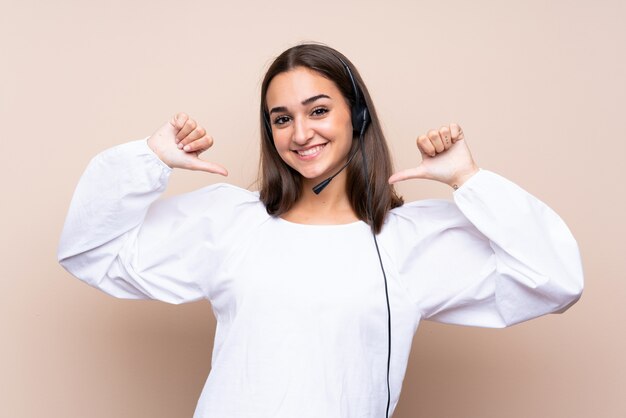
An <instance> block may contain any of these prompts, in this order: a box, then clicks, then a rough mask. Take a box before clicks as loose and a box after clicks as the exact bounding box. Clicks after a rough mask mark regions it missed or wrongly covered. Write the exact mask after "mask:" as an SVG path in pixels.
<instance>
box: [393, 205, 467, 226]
mask: <svg viewBox="0 0 626 418" xmlns="http://www.w3.org/2000/svg"><path fill="white" fill-rule="evenodd" d="M467 222H468V221H467V218H465V216H464V215H463V212H461V210H460V209H459V207H458V206H457V205H456V203H455V202H454V201H452V200H447V199H421V200H415V201H412V202H408V203H405V204H403V205H402V206H398V207H396V208H394V209H391V210H390V211H389V213H388V215H387V218H386V219H385V227H384V228H383V231H384V230H387V231H388V232H391V231H394V232H395V233H403V232H406V233H411V231H412V232H415V230H416V229H417V230H421V231H422V232H426V231H428V230H433V229H439V230H441V229H446V228H451V227H455V226H460V225H464V224H466V223H467Z"/></svg>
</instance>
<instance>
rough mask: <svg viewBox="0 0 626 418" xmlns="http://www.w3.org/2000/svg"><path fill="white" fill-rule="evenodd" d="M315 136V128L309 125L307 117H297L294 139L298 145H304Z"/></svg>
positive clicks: (294, 125)
mask: <svg viewBox="0 0 626 418" xmlns="http://www.w3.org/2000/svg"><path fill="white" fill-rule="evenodd" d="M312 138H313V129H311V127H310V126H309V123H308V121H307V120H306V118H295V119H294V124H293V138H292V141H293V142H294V143H295V144H298V145H304V144H306V143H307V142H309V141H310V140H311V139H312Z"/></svg>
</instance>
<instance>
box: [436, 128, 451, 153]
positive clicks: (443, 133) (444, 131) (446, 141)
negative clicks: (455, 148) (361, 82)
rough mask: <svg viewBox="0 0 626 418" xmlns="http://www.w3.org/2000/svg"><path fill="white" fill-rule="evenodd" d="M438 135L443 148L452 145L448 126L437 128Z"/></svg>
mask: <svg viewBox="0 0 626 418" xmlns="http://www.w3.org/2000/svg"><path fill="white" fill-rule="evenodd" d="M439 136H440V137H441V140H442V142H443V147H444V148H445V149H448V148H450V147H451V146H452V138H451V135H450V128H448V127H447V126H442V127H441V128H439Z"/></svg>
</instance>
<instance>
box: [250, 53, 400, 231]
mask: <svg viewBox="0 0 626 418" xmlns="http://www.w3.org/2000/svg"><path fill="white" fill-rule="evenodd" d="M342 61H343V62H345V63H346V65H348V67H349V68H350V71H351V72H352V76H353V77H354V81H355V82H356V84H357V87H358V88H359V89H360V91H361V94H362V95H363V99H364V100H365V103H366V105H367V108H368V111H369V115H370V118H371V121H370V124H369V126H368V127H367V129H366V131H365V135H364V137H363V144H364V150H365V158H366V160H367V168H368V172H369V186H370V188H371V196H372V221H371V222H370V220H369V219H368V216H367V188H366V182H365V179H364V177H363V172H364V171H363V160H362V157H361V156H358V155H357V156H355V158H353V159H352V161H351V162H350V164H349V165H348V167H347V168H346V170H347V171H346V175H347V181H346V193H347V194H348V198H349V200H350V204H351V205H352V209H353V210H354V212H355V213H356V215H357V216H358V217H359V219H361V220H363V221H365V222H367V223H368V224H370V225H372V226H373V228H374V232H375V233H379V232H380V230H381V229H382V226H383V222H384V220H385V216H386V214H387V212H388V211H389V210H390V209H393V208H395V207H398V206H401V205H402V204H403V203H404V202H403V200H402V198H401V197H400V196H399V195H398V194H397V193H396V191H395V189H394V187H393V186H392V185H390V184H389V183H388V182H387V179H389V177H390V176H391V174H392V172H393V167H392V164H391V158H390V155H389V148H388V147H387V142H386V140H385V136H384V134H383V132H382V129H381V126H380V122H379V121H378V116H377V114H376V109H375V108H374V104H373V103H372V100H371V98H370V95H369V92H368V91H367V87H366V86H365V84H364V83H363V80H362V79H361V76H360V75H359V73H358V71H357V69H356V68H355V67H354V65H353V64H352V63H351V62H350V60H348V58H346V57H345V56H343V55H342V54H341V53H340V52H338V51H336V50H334V49H333V48H330V47H328V46H326V45H321V44H301V45H297V46H294V47H292V48H289V49H287V50H286V51H284V52H283V53H282V54H280V55H279V56H278V58H276V59H275V60H274V62H273V63H272V64H271V65H270V67H269V69H268V70H267V73H266V74H265V78H264V79H263V83H262V85H261V106H260V107H261V109H260V117H261V157H260V170H259V171H260V173H259V174H260V184H261V188H260V198H261V201H262V202H263V203H264V204H265V207H266V209H267V212H268V213H269V214H270V215H273V216H280V215H281V214H283V213H285V212H287V211H288V210H289V209H291V208H292V207H293V205H294V204H295V202H296V201H297V200H298V199H299V198H300V195H301V193H302V176H301V175H300V173H298V172H297V171H296V170H294V169H293V168H291V167H290V166H288V165H287V164H286V163H285V162H284V161H283V160H282V158H281V157H280V155H279V154H278V151H276V147H275V146H274V142H273V139H272V138H271V136H270V135H269V134H268V132H267V130H266V119H265V118H266V117H267V116H266V115H267V112H268V109H267V105H266V96H267V88H268V87H269V84H270V82H271V81H272V79H273V78H274V77H275V76H277V75H278V74H281V73H284V72H287V71H290V70H292V69H294V68H295V67H305V68H309V69H311V70H313V71H316V72H317V73H318V74H320V75H321V76H323V77H326V78H327V79H329V80H331V81H333V82H334V83H335V85H336V86H337V87H338V88H339V91H340V92H341V94H342V95H343V96H344V98H346V100H347V101H348V103H349V105H350V107H351V108H352V106H354V103H355V100H356V97H355V92H354V88H353V86H352V82H351V80H350V76H349V75H348V73H347V71H346V69H345V67H344V64H343V63H342ZM358 146H359V140H358V133H355V134H354V136H353V140H352V148H351V150H350V154H349V155H352V153H353V152H355V151H356V149H357V147H358Z"/></svg>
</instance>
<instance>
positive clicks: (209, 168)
mask: <svg viewBox="0 0 626 418" xmlns="http://www.w3.org/2000/svg"><path fill="white" fill-rule="evenodd" d="M188 168H189V169H190V170H195V171H206V172H207V173H213V174H221V175H222V176H224V177H226V176H228V170H226V169H225V168H224V167H222V166H221V165H219V164H216V163H211V162H208V161H204V160H201V159H200V158H194V159H193V160H192V161H191V162H190V163H189V167H188Z"/></svg>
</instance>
